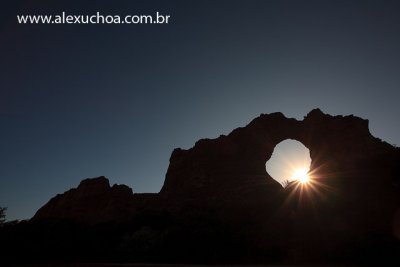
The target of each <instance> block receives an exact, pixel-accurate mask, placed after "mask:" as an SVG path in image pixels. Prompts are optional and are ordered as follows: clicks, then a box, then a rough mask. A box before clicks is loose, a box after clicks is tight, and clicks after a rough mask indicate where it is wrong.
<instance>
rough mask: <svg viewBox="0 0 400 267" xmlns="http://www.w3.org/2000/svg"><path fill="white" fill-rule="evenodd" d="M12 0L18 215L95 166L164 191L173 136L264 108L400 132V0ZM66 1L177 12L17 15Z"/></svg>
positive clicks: (9, 56) (96, 171)
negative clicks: (52, 18) (49, 18)
mask: <svg viewBox="0 0 400 267" xmlns="http://www.w3.org/2000/svg"><path fill="white" fill-rule="evenodd" d="M8 2H11V3H7V4H5V3H3V4H2V7H1V8H0V63H1V64H0V68H1V69H0V123H1V129H0V206H7V207H8V219H9V220H11V219H16V218H18V219H24V218H30V217H31V216H33V214H34V212H35V211H36V210H37V209H38V208H40V207H41V206H42V205H43V204H45V203H46V202H47V201H48V200H49V199H50V198H51V197H53V196H54V195H56V194H57V193H62V192H64V191H66V190H68V189H69V188H71V187H76V186H77V185H78V183H79V181H80V180H81V179H83V178H87V177H95V176H100V175H105V176H107V177H109V178H110V181H111V183H124V184H127V185H129V186H131V187H132V188H133V190H134V191H135V192H158V191H159V190H160V188H161V186H162V184H163V181H164V176H165V173H166V170H167V167H168V161H169V156H170V154H171V152H172V150H173V149H174V148H176V147H182V148H190V147H191V146H192V145H193V144H194V143H195V141H196V140H198V139H200V138H205V137H207V138H214V137H217V136H219V135H220V134H227V133H229V132H230V131H231V130H232V129H234V128H236V127H239V126H244V125H246V124H247V123H248V122H250V120H251V119H253V118H254V117H256V116H258V115H259V114H260V113H270V112H275V111H281V112H283V113H284V114H285V115H286V116H287V117H295V118H298V119H302V118H303V117H304V116H305V115H306V114H307V113H308V112H309V111H310V110H311V109H313V108H315V107H319V108H321V109H322V110H323V111H324V112H326V113H330V114H334V115H336V114H344V115H346V114H355V115H357V116H361V117H363V118H368V119H369V120H370V129H371V132H372V133H373V135H375V136H377V137H380V138H382V139H383V140H385V141H387V142H389V143H392V144H400V136H399V132H400V123H399V117H400V105H399V97H400V90H399V89H400V87H399V85H400V72H399V71H400V2H399V1H382V0H376V1H367V0H363V1H351V0H346V1H339V0H332V1H327V0H320V1H249V0H246V1H245V0H243V1H234V0H229V1H222V0H221V1H216V0H213V1H205V0H202V1H166V0H162V1H149V0H146V1H92V3H90V2H89V1H66V0H62V1H50V0H43V1H35V0H31V1H8ZM82 2H84V3H82ZM62 11H65V12H67V13H70V14H94V13H95V12H97V11H100V12H102V13H108V14H119V15H126V14H154V13H155V12H157V11H159V12H161V13H165V14H169V15H171V23H170V24H168V25H126V24H125V25H19V24H17V19H16V15H17V14H58V13H61V12H62Z"/></svg>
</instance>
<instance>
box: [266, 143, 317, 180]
mask: <svg viewBox="0 0 400 267" xmlns="http://www.w3.org/2000/svg"><path fill="white" fill-rule="evenodd" d="M310 165H311V157H310V150H309V149H308V148H307V147H305V146H304V145H303V144H302V143H300V142H298V141H295V140H292V139H287V140H284V141H282V142H280V143H279V144H277V145H276V146H275V148H274V151H273V152H272V156H271V158H270V159H269V160H268V161H267V162H266V164H265V168H266V170H267V172H268V174H269V175H270V176H271V177H272V178H273V179H275V180H276V181H277V182H279V183H280V184H281V185H282V186H285V185H286V184H287V183H288V182H291V181H294V180H297V181H299V182H300V183H307V182H308V180H309V176H308V172H309V170H310Z"/></svg>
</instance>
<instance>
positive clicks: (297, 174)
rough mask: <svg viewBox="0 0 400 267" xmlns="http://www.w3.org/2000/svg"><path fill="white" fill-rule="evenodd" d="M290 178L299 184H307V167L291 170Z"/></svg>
mask: <svg viewBox="0 0 400 267" xmlns="http://www.w3.org/2000/svg"><path fill="white" fill-rule="evenodd" d="M291 180H294V181H298V182H299V183H301V184H307V183H309V182H310V175H309V174H308V169H307V168H299V169H295V170H294V171H293V175H292V177H291Z"/></svg>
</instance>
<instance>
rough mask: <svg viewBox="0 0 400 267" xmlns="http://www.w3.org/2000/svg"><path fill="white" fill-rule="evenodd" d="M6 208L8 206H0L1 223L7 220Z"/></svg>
mask: <svg viewBox="0 0 400 267" xmlns="http://www.w3.org/2000/svg"><path fill="white" fill-rule="evenodd" d="M6 210H7V208H3V207H0V225H3V224H4V222H5V221H6Z"/></svg>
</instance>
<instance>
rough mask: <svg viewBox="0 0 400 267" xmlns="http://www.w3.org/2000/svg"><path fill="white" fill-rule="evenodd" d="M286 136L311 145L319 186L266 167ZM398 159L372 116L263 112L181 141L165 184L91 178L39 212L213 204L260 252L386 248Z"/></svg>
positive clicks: (78, 214)
mask: <svg viewBox="0 0 400 267" xmlns="http://www.w3.org/2000/svg"><path fill="white" fill-rule="evenodd" d="M286 139H294V140H297V141H299V142H301V143H303V144H304V145H305V146H306V147H308V148H309V150H310V155H311V159H312V164H311V173H312V177H313V181H314V183H313V185H312V187H309V188H302V187H299V186H292V185H291V186H288V187H287V188H285V189H284V188H282V187H281V185H280V184H279V183H277V182H276V181H275V180H273V179H272V178H271V177H270V176H269V174H268V173H267V172H266V169H265V163H266V161H268V159H269V158H270V157H271V155H272V152H273V150H274V147H275V146H276V145H277V144H278V143H279V142H281V141H284V140H286ZM399 163H400V149H399V148H395V147H393V146H392V145H390V144H388V143H386V142H383V141H382V140H380V139H378V138H375V137H373V136H372V135H371V134H370V132H369V129H368V121H367V120H364V119H361V118H358V117H355V116H330V115H326V114H324V113H323V112H322V111H320V110H319V109H315V110H313V111H311V112H310V113H309V114H308V115H307V116H306V117H305V118H304V120H301V121H299V120H296V119H289V118H286V117H285V116H284V115H283V114H282V113H272V114H267V115H265V114H262V115H260V116H259V117H258V118H256V119H254V120H253V121H252V122H250V123H249V124H248V125H247V126H246V127H243V128H238V129H235V130H234V131H232V132H231V133H230V134H229V135H227V136H224V135H222V136H220V137H218V138H216V139H202V140H199V141H198V142H196V144H195V146H194V147H192V148H191V149H188V150H183V149H175V150H174V151H173V153H172V155H171V158H170V165H169V167H168V171H167V174H166V179H165V182H164V185H163V187H162V189H161V191H160V192H159V193H158V194H149V195H146V194H133V193H132V190H131V189H130V188H128V187H126V186H115V185H114V186H113V187H110V186H109V183H108V180H106V178H104V177H100V178H96V179H92V180H90V179H88V180H84V181H82V182H81V184H80V185H79V186H78V188H76V189H71V190H69V191H67V192H65V193H64V194H62V195H57V196H56V197H55V198H53V199H52V200H50V201H49V203H47V204H46V205H45V206H43V207H42V208H41V209H40V210H39V211H38V212H37V213H36V215H35V216H34V218H33V219H34V220H36V221H41V220H46V219H62V220H71V221H77V222H81V223H92V224H93V223H99V222H106V221H108V222H110V221H114V222H123V221H129V220H138V219H139V218H141V216H142V215H141V214H143V212H146V211H159V212H160V211H162V212H165V213H168V214H169V216H172V217H174V216H175V217H178V216H179V217H180V218H185V216H186V217H190V216H192V215H193V211H196V212H202V211H207V214H213V216H214V217H215V218H217V219H216V221H218V223H221V224H222V225H224V227H225V229H224V231H231V233H233V234H231V235H230V237H231V238H233V239H235V240H237V241H238V240H239V241H238V242H240V244H246V245H245V246H247V248H252V251H253V252H254V253H256V252H257V251H259V254H258V255H261V254H262V255H269V254H268V253H267V254H266V251H281V252H282V251H283V252H282V253H283V254H284V255H285V257H286V258H290V259H298V258H300V259H302V258H305V259H308V258H313V257H314V258H315V257H318V256H315V255H319V256H320V257H324V258H325V259H326V257H327V255H331V256H332V255H333V256H332V257H335V259H338V257H344V258H345V257H347V256H348V254H352V253H353V250H357V253H361V252H360V251H363V249H364V247H363V246H366V247H368V249H371V246H375V243H376V244H380V245H381V249H383V250H385V249H386V248H388V247H389V248H392V244H396V246H398V241H396V238H395V235H397V234H398V233H399V232H400V230H399V229H400V225H399V221H400V220H399V219H398V217H399V216H398V214H400V210H399V208H400V164H399ZM185 214H186V215H185ZM188 214H190V216H189V215H188ZM396 214H397V215H396ZM196 216H197V215H196ZM207 216H208V215H207ZM203 217H204V218H205V217H206V216H203ZM188 221H189V222H188ZM185 223H187V224H189V227H188V228H191V229H194V228H196V227H197V226H196V225H197V223H194V222H193V221H190V220H185ZM185 229H186V228H185ZM160 231H161V230H160ZM163 231H164V230H163ZM166 232H168V233H171V231H170V229H169V230H165V232H162V233H161V234H160V233H159V234H160V235H162V236H164V234H165V233H166ZM232 236H234V237H232ZM163 238H164V239H163V240H165V237H163ZM170 238H171V239H173V237H170ZM371 240H374V241H371ZM375 241H376V242H375ZM396 242H397V243H396ZM370 243H373V245H371V244H370ZM299 244H302V245H301V246H299ZM349 251H350V252H349ZM278 254H279V253H278ZM283 254H282V255H283ZM311 254H313V256H311ZM274 255H276V253H275V254H274ZM339 255H340V256H339ZM352 255H353V256H354V255H355V254H354V253H353V254H352Z"/></svg>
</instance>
